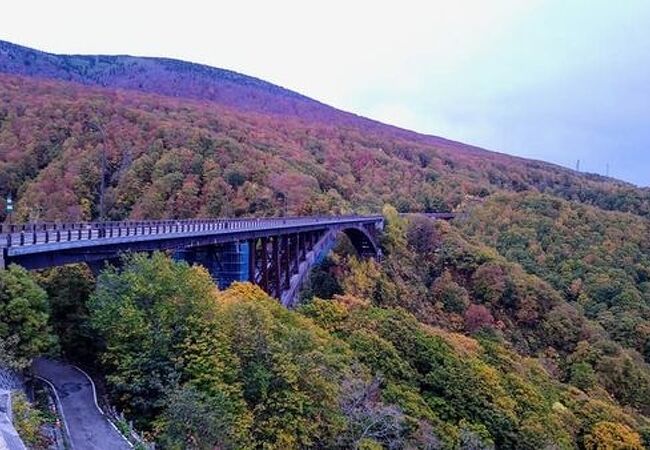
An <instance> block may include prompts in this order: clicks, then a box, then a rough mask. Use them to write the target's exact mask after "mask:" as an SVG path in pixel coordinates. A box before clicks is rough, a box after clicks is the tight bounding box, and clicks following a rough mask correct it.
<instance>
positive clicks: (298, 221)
mask: <svg viewBox="0 0 650 450" xmlns="http://www.w3.org/2000/svg"><path fill="white" fill-rule="evenodd" d="M355 219H358V220H359V221H364V220H368V221H371V220H379V219H381V216H355V215H351V216H310V217H280V218H277V217H274V218H236V219H223V218H219V219H190V220H161V221H110V222H72V223H59V222H40V223H25V224H12V225H7V224H0V247H3V248H10V247H24V246H31V245H39V244H49V243H59V242H74V241H86V240H87V241H91V240H101V239H111V238H117V237H129V236H156V235H160V236H164V235H179V234H184V233H197V232H210V231H213V232H215V233H220V232H225V231H239V230H241V231H245V230H257V229H260V228H269V227H274V226H276V227H279V226H286V225H293V226H300V225H313V224H314V223H316V224H323V225H328V224H332V223H339V222H344V221H346V220H355Z"/></svg>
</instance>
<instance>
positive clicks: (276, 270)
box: [271, 236, 282, 298]
mask: <svg viewBox="0 0 650 450" xmlns="http://www.w3.org/2000/svg"><path fill="white" fill-rule="evenodd" d="M271 258H272V261H273V262H272V266H273V271H272V273H273V291H272V292H273V294H272V296H273V297H275V298H278V297H279V296H280V294H281V293H282V285H281V284H280V238H279V236H274V237H273V242H272V256H271Z"/></svg>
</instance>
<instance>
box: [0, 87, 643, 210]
mask: <svg viewBox="0 0 650 450" xmlns="http://www.w3.org/2000/svg"><path fill="white" fill-rule="evenodd" d="M0 98H1V99H2V104H1V105H0V191H2V192H11V193H13V195H14V197H15V198H16V199H17V216H18V218H20V219H23V220H26V219H28V218H33V219H36V218H40V219H68V220H70V219H74V220H89V219H96V218H97V217H98V216H99V210H98V205H99V203H100V202H99V195H100V191H101V189H100V186H101V165H102V164H101V161H102V158H103V156H102V155H103V154H105V157H106V161H107V164H106V171H105V173H104V184H105V185H106V190H105V192H106V193H105V199H104V200H105V201H104V203H105V205H106V214H105V216H106V217H109V218H125V217H147V218H158V217H192V216H197V215H203V216H215V215H263V214H277V213H278V209H279V206H280V205H278V204H277V201H276V198H277V196H276V195H277V192H284V193H286V194H287V196H288V199H289V207H290V209H291V212H292V213H297V214H316V213H326V212H346V211H352V210H354V211H358V212H363V211H379V210H380V208H381V207H382V205H383V204H384V203H391V204H394V205H396V206H397V207H398V209H400V210H402V211H435V210H445V209H464V208H465V207H466V205H467V204H468V203H472V202H474V201H475V200H476V199H479V198H482V197H485V196H489V195H490V194H492V193H494V192H498V191H502V190H506V191H526V190H533V191H543V192H549V193H553V194H555V195H557V196H561V197H565V198H569V199H575V200H577V201H580V202H584V203H588V204H595V205H599V206H600V207H602V208H605V209H615V210H623V211H632V212H634V213H635V214H639V215H644V216H646V215H647V214H648V211H649V210H650V202H649V200H648V199H649V195H650V194H649V193H648V190H644V189H638V188H635V187H633V186H630V185H627V184H625V183H622V182H618V181H614V180H605V179H601V178H599V177H593V176H589V175H584V174H578V173H574V172H572V171H569V170H566V169H561V168H559V167H557V166H553V165H549V164H546V163H541V162H535V161H528V160H524V159H520V158H514V157H508V156H505V155H501V154H496V153H490V152H487V151H480V152H478V151H473V150H472V149H471V148H469V147H464V146H456V147H448V146H446V145H438V144H436V143H431V142H428V141H427V140H426V139H421V137H418V135H415V134H413V133H408V134H406V135H403V134H399V133H398V134H395V133H392V132H391V131H390V130H391V128H390V127H386V128H376V129H367V128H364V127H360V126H355V125H345V126H342V125H340V124H337V123H336V121H334V122H333V123H324V122H318V121H311V122H310V121H306V120H304V119H302V118H295V117H288V116H278V115H272V114H271V115H268V114H260V113H251V112H242V111H240V110H238V109H233V108H231V107H225V106H222V105H219V104H218V103H206V102H199V101H193V100H178V99H172V98H169V97H163V96H158V95H151V94H139V93H136V92H133V91H126V90H114V89H100V88H89V87H86V86H81V85H79V84H76V83H69V82H59V81H44V80H38V79H34V78H24V77H17V76H8V75H0Z"/></svg>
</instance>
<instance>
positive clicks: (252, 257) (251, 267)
mask: <svg viewBox="0 0 650 450" xmlns="http://www.w3.org/2000/svg"><path fill="white" fill-rule="evenodd" d="M248 281H250V282H251V283H256V282H257V239H249V240H248Z"/></svg>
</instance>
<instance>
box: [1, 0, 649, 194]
mask: <svg viewBox="0 0 650 450" xmlns="http://www.w3.org/2000/svg"><path fill="white" fill-rule="evenodd" d="M0 39H4V40H9V41H12V42H15V43H18V44H22V45H26V46H30V47H35V48H38V49H41V50H45V51H50V52H55V53H92V54H95V53H104V54H132V55H141V56H166V57H173V58H179V59H183V60H188V61H193V62H199V63H204V64H208V65H211V66H216V67H222V68H226V69H231V70H235V71H238V72H241V73H244V74H247V75H253V76H256V77H259V78H262V79H265V80H267V81H271V82H273V83H276V84H279V85H282V86H284V87H287V88H289V89H292V90H295V91H298V92H300V93H302V94H305V95H307V96H309V97H312V98H315V99H317V100H320V101H322V102H324V103H328V104H330V105H332V106H336V107H338V108H341V109H345V110H348V111H352V112H355V113H357V114H361V115H364V116H368V117H371V118H374V119H378V120H381V121H383V122H387V123H391V124H394V125H398V126H402V127H405V128H409V129H413V130H416V131H420V132H423V133H427V134H434V135H438V136H443V137H447V138H451V139H455V140H459V141H463V142H467V143H470V144H475V145H478V146H481V147H485V148H487V149H490V150H496V151H501V152H505V153H511V154H516V155H521V156H527V157H533V158H536V159H543V160H547V161H552V162H556V163H559V164H562V165H565V166H569V167H574V166H575V163H576V160H578V159H580V160H581V168H582V169H584V170H587V171H590V172H596V173H602V174H605V172H606V167H607V165H608V164H609V166H610V174H611V175H612V176H615V177H617V178H622V179H625V180H628V181H631V182H634V183H636V184H640V185H644V186H648V185H650V0H617V1H612V0H608V1H604V0H530V1H526V0H490V1H488V0H454V1H452V0H448V1H444V2H443V1H433V0H429V1H412V0H400V1H394V2H388V1H383V0H377V1H366V0H356V1H355V0H347V1H345V0H329V1H326V2H325V1H323V2H319V3H318V4H316V2H313V1H304V0H303V1H289V0H274V1H268V0H267V1H261V0H260V1H252V0H244V1H233V0H230V1H208V0H202V1H200V0H184V1H157V2H154V1H146V2H145V1H137V0H130V1H124V0H115V1H112V2H106V1H103V2H93V1H89V0H86V1H80V0H75V1H73V0H58V1H47V0H43V1H31V0H20V1H6V2H5V4H3V6H2V10H1V12H0Z"/></svg>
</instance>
